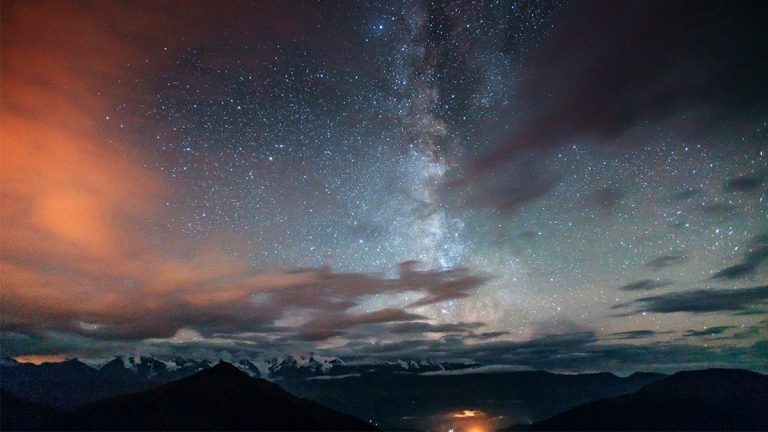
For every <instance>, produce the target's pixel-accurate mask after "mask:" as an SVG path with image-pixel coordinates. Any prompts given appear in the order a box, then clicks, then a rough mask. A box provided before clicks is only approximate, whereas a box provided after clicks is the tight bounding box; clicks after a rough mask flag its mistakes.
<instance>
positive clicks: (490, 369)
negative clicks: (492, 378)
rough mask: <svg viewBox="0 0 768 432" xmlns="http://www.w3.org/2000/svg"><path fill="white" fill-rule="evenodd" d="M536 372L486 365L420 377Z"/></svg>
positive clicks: (520, 368)
mask: <svg viewBox="0 0 768 432" xmlns="http://www.w3.org/2000/svg"><path fill="white" fill-rule="evenodd" d="M530 370H534V369H533V368H532V367H530V366H517V365H485V366H478V367H471V368H464V369H453V370H438V371H429V372H421V373H419V375H423V376H454V375H476V374H494V373H509V372H523V371H530Z"/></svg>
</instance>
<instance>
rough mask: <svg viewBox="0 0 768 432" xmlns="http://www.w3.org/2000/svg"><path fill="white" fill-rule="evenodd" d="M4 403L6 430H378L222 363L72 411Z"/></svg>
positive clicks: (7, 396)
mask: <svg viewBox="0 0 768 432" xmlns="http://www.w3.org/2000/svg"><path fill="white" fill-rule="evenodd" d="M2 405H3V407H4V408H5V409H7V411H6V410H5V409H4V413H3V415H2V417H1V418H2V429H3V430H9V429H44V430H268V431H274V430H285V431H295V430H323V431H325V430H338V431H341V430H351V431H365V430H376V427H375V426H373V425H372V424H369V423H366V422H363V421H362V420H358V419H356V418H354V417H351V416H348V415H344V414H340V413H338V412H335V411H333V410H330V409H328V408H325V407H322V406H320V405H318V404H316V403H314V402H311V401H309V400H306V399H302V398H299V397H296V396H294V395H292V394H290V393H288V392H286V391H285V390H283V389H282V388H281V387H280V386H278V385H276V384H273V383H271V382H269V381H266V380H264V379H260V378H252V377H250V376H249V375H248V374H246V373H245V372H243V371H242V370H240V369H239V368H237V367H235V366H234V365H232V364H230V363H224V362H222V363H219V364H217V365H215V366H213V367H210V368H207V369H205V370H202V371H200V372H197V373H195V374H193V375H191V376H189V377H186V378H182V379H180V380H177V381H172V382H169V383H166V384H161V385H159V386H157V387H154V388H152V389H150V390H145V391H142V392H137V393H130V394H126V395H120V396H113V397H109V398H106V399H103V400H100V401H97V402H93V403H89V404H87V405H85V406H82V407H80V408H76V409H74V410H68V411H59V412H55V411H53V410H47V411H45V412H42V411H41V409H43V408H42V407H40V406H39V405H37V404H33V403H29V402H25V401H23V400H21V399H19V398H17V397H14V396H12V395H10V394H8V393H7V392H4V393H3V399H2ZM9 407H10V409H8V408H9Z"/></svg>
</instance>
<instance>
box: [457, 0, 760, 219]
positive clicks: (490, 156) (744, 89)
mask: <svg viewBox="0 0 768 432" xmlns="http://www.w3.org/2000/svg"><path fill="white" fill-rule="evenodd" d="M766 12H768V11H766V5H764V4H762V3H760V4H750V5H749V6H747V7H743V8H733V7H729V6H727V5H725V4H722V3H717V2H710V1H706V2H704V4H701V3H698V2H697V3H694V2H686V1H680V2H651V3H648V2H639V1H621V2H615V1H597V2H575V3H571V4H570V5H569V6H567V7H566V8H565V10H562V11H560V13H559V14H558V16H559V19H558V20H556V21H555V22H554V23H553V26H552V31H551V32H549V33H548V35H547V36H546V37H545V38H544V39H543V40H542V41H541V42H540V43H539V44H537V45H536V46H535V47H534V48H533V50H532V52H531V53H530V55H528V56H527V58H526V59H525V61H524V62H523V64H522V66H521V71H520V74H519V77H520V78H519V83H518V86H517V92H516V94H515V99H514V100H513V104H514V105H515V106H516V107H519V108H518V110H517V111H516V112H514V116H511V117H510V118H511V120H510V121H509V125H508V127H509V130H510V131H511V133H509V134H508V136H506V137H502V138H500V144H499V145H497V146H496V148H495V149H493V150H491V151H488V152H486V153H485V154H483V155H481V156H480V157H479V158H477V159H476V160H475V161H474V162H473V163H472V164H471V166H470V167H469V168H468V169H467V170H466V176H467V177H468V179H471V180H470V181H471V182H473V183H477V184H484V180H482V179H480V178H482V177H485V176H488V177H489V178H494V179H496V180H500V182H492V181H488V182H487V186H488V188H490V191H492V190H496V189H497V190H499V191H500V194H499V196H498V199H499V201H502V202H505V203H511V204H504V205H501V206H500V209H501V210H504V209H511V210H516V209H517V208H519V206H520V205H523V204H525V203H526V202H529V201H532V200H533V199H536V198H538V197H540V196H542V195H544V194H545V193H546V192H547V190H548V187H547V186H549V188H552V187H554V186H555V185H556V183H555V182H551V183H549V185H548V184H547V183H543V182H535V183H534V185H535V187H534V188H533V191H532V192H531V193H529V194H526V193H522V191H520V192H518V193H516V194H513V195H512V197H513V198H512V199H510V198H507V197H506V194H505V193H504V192H505V191H506V190H507V189H508V188H513V186H514V185H515V184H520V182H519V180H518V179H519V178H521V177H525V176H526V175H527V174H528V173H536V172H537V171H538V169H537V168H536V165H533V168H531V167H528V166H523V171H522V172H518V173H514V174H513V175H512V178H509V179H505V178H504V174H507V173H511V170H509V169H507V168H506V166H507V165H508V164H509V163H510V161H514V160H517V159H524V160H525V159H529V158H530V156H529V154H530V153H532V152H533V153H538V154H539V155H540V157H543V156H542V155H546V154H548V153H549V152H551V151H552V150H554V149H557V148H561V147H563V146H566V145H570V144H572V143H574V142H583V141H588V142H590V143H595V144H603V145H622V143H624V141H625V140H622V138H623V137H625V136H626V135H627V134H628V133H630V132H632V131H634V130H636V129H638V128H641V127H642V126H644V125H646V124H649V123H650V124H653V125H667V126H668V127H670V128H674V130H676V131H678V132H680V133H681V134H685V135H687V136H693V137H700V138H701V141H702V142H704V143H705V144H709V143H713V144H712V145H718V144H716V140H711V139H707V136H708V134H710V133H711V132H712V131H713V130H717V129H718V128H721V127H723V126H725V125H735V126H736V127H743V125H744V124H752V125H753V127H756V125H758V124H759V122H760V121H761V120H760V118H761V117H760V114H762V113H765V112H766V110H767V109H768V97H766V96H767V95H768V83H766V80H765V79H764V77H763V71H764V70H766V69H768V60H766V58H765V56H764V55H762V53H763V52H765V50H766V49H768V46H767V44H766V42H765V37H764V33H763V30H762V28H763V26H764V25H763V23H762V22H761V20H760V19H759V18H758V17H760V16H764V15H765V14H766ZM733 47H739V48H738V49H734V48H733ZM665 127H666V126H665ZM633 141H638V140H637V139H634V140H633ZM545 172H546V171H545ZM549 174H550V175H556V174H553V173H552V172H551V169H550V170H549ZM528 175H532V174H528ZM488 188H480V189H481V192H479V195H480V197H481V198H479V199H477V200H474V201H472V200H470V201H469V202H470V203H474V204H477V205H483V204H491V205H493V201H491V200H488V199H487V197H488V196H490V195H491V192H490V191H489V189H488ZM513 190H514V189H513Z"/></svg>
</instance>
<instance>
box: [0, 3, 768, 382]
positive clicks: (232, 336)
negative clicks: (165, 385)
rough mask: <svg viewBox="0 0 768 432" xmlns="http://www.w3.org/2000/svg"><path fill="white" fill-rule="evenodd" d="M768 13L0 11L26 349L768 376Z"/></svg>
mask: <svg viewBox="0 0 768 432" xmlns="http://www.w3.org/2000/svg"><path fill="white" fill-rule="evenodd" d="M765 9H766V8H765V5H760V4H746V3H744V4H738V5H735V6H734V5H728V4H725V3H717V2H706V1H705V2H701V1H697V2H682V1H675V2H635V1H628V2H601V1H590V2H565V1H551V2H536V1H482V2H472V1H457V2H453V1H446V2H425V1H402V2H401V1H385V2H352V1H342V2H268V1H258V2H234V1H233V2H215V3H213V2H198V1H189V2H187V1H185V2H169V1H162V2H90V1H68V2H58V1H56V2H46V1H40V2H21V1H9V2H3V5H2V40H3V43H2V62H1V64H0V65H1V67H2V80H1V81H0V84H1V85H2V106H1V110H0V113H1V114H2V132H0V133H1V134H2V152H1V153H0V158H1V162H2V169H1V170H0V180H2V181H1V182H0V198H1V199H2V201H0V210H1V213H0V223H1V224H2V225H1V227H2V229H1V230H0V236H1V239H2V243H1V244H0V246H1V248H0V269H1V270H2V273H1V274H2V276H1V278H0V282H1V283H2V291H0V300H2V301H1V302H0V309H1V310H2V317H0V331H1V332H2V333H1V336H2V338H1V339H0V342H1V343H0V350H1V351H2V355H3V356H12V357H18V358H22V359H23V358H38V359H39V358H47V359H56V358H65V357H72V356H79V357H99V356H107V355H113V354H125V353H128V354H130V353H154V354H159V355H170V354H179V355H186V356H197V357H231V356H235V357H236V356H262V355H271V354H272V353H278V352H280V353H291V352H307V351H313V352H320V353H324V354H329V355H339V356H344V357H348V358H351V357H360V358H383V359H387V358H432V359H446V360H447V359H453V360H456V359H466V360H472V361H477V362H481V363H485V364H506V365H513V366H519V367H530V368H542V369H549V370H560V371H594V370H609V371H617V372H628V371H634V370H659V371H670V370H678V369H685V368H697V367H705V366H729V367H744V368H750V369H755V370H762V371H766V370H768V369H766V368H767V367H768V366H767V365H766V363H765V358H766V357H768V320H767V318H766V315H768V79H767V78H766V75H765V71H767V70H768V56H766V55H764V54H765V53H766V52H768V42H767V41H768V34H766V32H765V30H764V29H763V28H762V27H763V26H762V25H761V24H762V23H761V22H760V21H761V19H760V17H761V16H765V15H764V14H765V13H766V12H767V11H766V10H765Z"/></svg>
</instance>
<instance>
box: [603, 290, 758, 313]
mask: <svg viewBox="0 0 768 432" xmlns="http://www.w3.org/2000/svg"><path fill="white" fill-rule="evenodd" d="M767 301H768V286H756V287H751V288H733V289H699V290H693V291H683V292H673V293H669V294H662V295H658V296H651V297H642V298H639V299H637V300H634V301H632V302H631V303H630V304H628V305H634V306H637V312H656V313H673V312H690V313H707V312H739V311H747V310H752V309H755V308H758V307H760V306H761V305H764V304H765V303H766V302H767ZM628 305H620V306H618V307H626V306H628Z"/></svg>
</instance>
